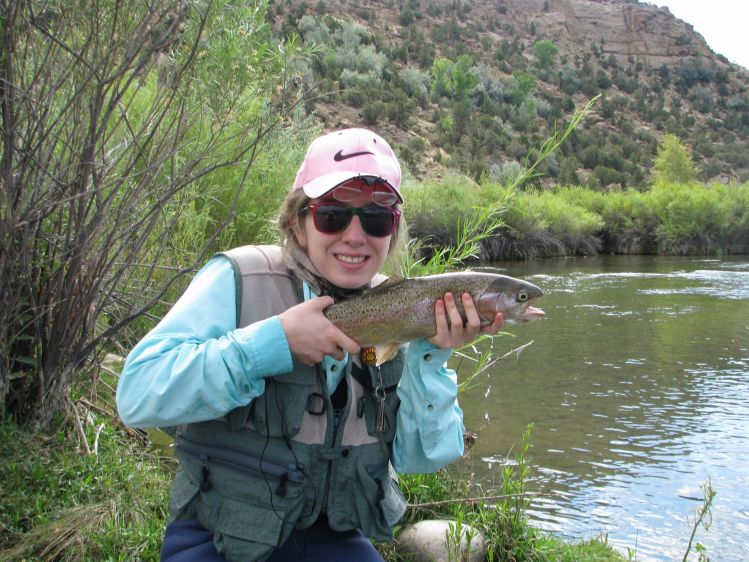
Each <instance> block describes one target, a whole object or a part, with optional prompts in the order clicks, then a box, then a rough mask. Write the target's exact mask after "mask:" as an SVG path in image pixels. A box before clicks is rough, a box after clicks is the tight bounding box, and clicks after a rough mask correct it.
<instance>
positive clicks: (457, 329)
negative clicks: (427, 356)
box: [427, 293, 504, 349]
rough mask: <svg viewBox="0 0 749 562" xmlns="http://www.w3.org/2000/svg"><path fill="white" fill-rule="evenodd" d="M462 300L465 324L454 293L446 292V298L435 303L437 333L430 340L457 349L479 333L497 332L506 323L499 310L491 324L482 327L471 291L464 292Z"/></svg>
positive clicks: (444, 347)
mask: <svg viewBox="0 0 749 562" xmlns="http://www.w3.org/2000/svg"><path fill="white" fill-rule="evenodd" d="M461 300H462V302H463V308H464V309H465V312H466V322H465V324H463V319H462V318H461V316H460V313H459V312H458V307H457V305H456V304H455V297H454V296H453V294H452V293H445V298H444V299H440V300H438V301H437V302H436V303H435V305H434V317H435V322H436V325H437V333H436V334H435V335H434V336H432V337H431V338H429V339H428V340H427V341H428V342H430V343H432V344H433V345H436V346H437V347H441V348H443V349H447V348H453V349H455V348H458V347H463V346H464V345H466V344H468V343H470V342H472V341H473V340H475V339H476V338H477V337H478V335H479V334H490V335H494V334H496V333H497V332H498V331H499V329H500V328H501V327H502V324H504V318H503V317H502V313H501V312H498V313H497V315H496V316H495V317H494V321H493V322H492V323H491V324H487V325H486V326H483V327H482V326H481V318H480V317H479V313H478V311H477V310H476V305H475V303H474V302H473V297H471V295H470V293H463V295H462V296H461Z"/></svg>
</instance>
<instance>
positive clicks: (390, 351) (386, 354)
mask: <svg viewBox="0 0 749 562" xmlns="http://www.w3.org/2000/svg"><path fill="white" fill-rule="evenodd" d="M400 346H401V344H400V343H398V342H395V341H394V342H391V343H386V344H383V345H378V346H375V357H376V358H377V359H376V361H377V363H376V364H377V366H380V365H382V364H383V363H385V362H387V361H390V360H391V359H392V358H393V357H395V356H396V355H397V354H398V350H399V349H400Z"/></svg>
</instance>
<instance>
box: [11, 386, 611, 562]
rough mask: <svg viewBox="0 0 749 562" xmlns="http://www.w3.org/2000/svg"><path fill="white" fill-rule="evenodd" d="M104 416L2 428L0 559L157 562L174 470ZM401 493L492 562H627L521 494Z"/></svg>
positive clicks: (459, 483)
mask: <svg viewBox="0 0 749 562" xmlns="http://www.w3.org/2000/svg"><path fill="white" fill-rule="evenodd" d="M105 410H106V408H101V409H97V408H96V407H95V406H94V407H92V405H91V404H90V403H89V402H88V401H87V400H85V399H83V400H79V401H78V402H77V403H76V405H75V411H76V413H77V418H78V421H79V422H80V425H78V424H77V423H76V421H75V420H72V419H71V418H72V416H68V419H66V420H63V421H61V422H60V423H59V424H58V426H57V429H56V431H55V433H53V434H51V435H41V434H38V433H30V432H28V431H26V430H24V429H22V428H19V427H17V426H15V425H13V424H10V423H6V424H4V425H0V454H2V458H3V463H2V464H1V465H0V496H1V497H2V503H0V519H1V520H2V521H3V522H4V523H3V525H2V527H0V559H2V560H8V561H12V560H42V561H52V560H55V561H58V560H62V561H67V560H158V553H159V549H160V546H161V539H162V534H163V528H164V526H165V525H166V518H167V514H166V508H167V502H168V490H169V482H170V480H171V474H172V472H173V470H174V461H173V459H170V458H164V457H163V456H160V455H159V454H157V453H154V452H153V450H151V449H150V448H148V447H145V446H144V445H143V443H142V442H140V441H139V440H138V439H137V438H135V437H134V436H133V435H132V434H129V433H128V431H127V430H126V429H125V428H123V427H122V426H121V425H120V424H119V423H118V422H117V421H116V420H115V419H113V418H111V417H110V416H108V415H105V414H104V413H102V412H103V411H105ZM84 437H85V440H84ZM402 485H403V487H404V492H405V493H406V495H407V497H408V499H409V503H410V504H411V505H412V507H411V508H410V509H409V510H408V512H407V515H406V518H405V520H404V522H414V521H418V520H421V519H424V518H445V517H450V518H453V519H459V520H461V521H463V522H467V523H470V524H472V525H475V526H477V527H478V528H479V529H481V531H482V532H483V533H484V535H485V536H486V537H487V539H488V541H489V544H490V548H491V553H492V556H493V558H492V559H493V560H508V559H514V560H539V559H542V560H550V561H553V560H559V561H562V560H577V561H581V562H585V561H593V560H595V561H607V560H608V561H612V562H620V561H621V560H625V558H623V557H622V556H620V555H619V554H618V553H617V552H616V551H614V550H613V549H612V548H610V547H609V546H608V545H607V544H606V540H605V537H602V538H601V539H600V540H592V541H585V542H576V543H572V542H567V541H563V540H560V539H558V538H556V537H554V536H552V535H548V534H544V533H540V532H539V531H537V530H536V529H534V528H532V527H530V526H529V525H528V524H527V521H526V520H525V516H524V509H525V506H527V502H528V501H530V497H526V496H525V495H524V494H522V493H521V494H520V496H517V495H516V496H514V497H512V498H510V499H506V500H501V499H500V500H497V501H495V502H493V503H489V502H486V503H485V502H482V501H476V502H473V501H468V499H467V498H471V497H475V495H476V490H475V488H474V487H473V485H472V483H471V482H470V481H466V479H464V478H462V477H460V476H459V475H457V474H455V473H454V472H451V471H442V472H440V473H438V474H434V475H407V476H404V477H403V481H402ZM503 488H504V492H508V491H510V490H513V489H514V490H515V491H516V492H517V491H520V492H522V482H521V481H520V480H518V478H517V477H512V478H509V479H508V480H507V482H506V485H505V486H504V487H503ZM437 502H439V503H437ZM398 530H399V529H396V531H398ZM378 548H379V549H380V551H381V552H382V554H383V556H384V557H385V559H386V560H389V561H400V560H404V559H403V557H402V556H401V555H400V554H399V553H398V549H397V541H396V542H395V543H388V544H380V545H378Z"/></svg>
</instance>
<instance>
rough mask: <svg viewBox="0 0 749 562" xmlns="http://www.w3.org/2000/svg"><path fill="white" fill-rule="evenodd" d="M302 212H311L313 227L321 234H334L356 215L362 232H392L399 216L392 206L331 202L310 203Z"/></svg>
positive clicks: (343, 228)
mask: <svg viewBox="0 0 749 562" xmlns="http://www.w3.org/2000/svg"><path fill="white" fill-rule="evenodd" d="M302 212H303V213H306V212H309V213H312V221H313V222H314V224H315V228H316V229H317V230H318V232H321V233H323V234H335V233H337V232H341V231H342V230H345V229H346V227H348V225H349V224H350V223H351V219H352V218H353V217H354V215H356V216H358V217H359V222H360V223H361V226H362V229H363V230H364V232H365V233H366V234H367V235H368V236H374V237H375V238H382V237H384V236H390V235H391V234H393V232H395V227H396V226H397V225H398V220H399V219H400V216H401V212H400V211H399V210H398V209H394V208H392V207H383V206H381V205H368V206H366V207H349V206H348V205H342V204H339V203H333V202H324V203H310V204H309V205H307V206H306V207H304V208H303V209H302Z"/></svg>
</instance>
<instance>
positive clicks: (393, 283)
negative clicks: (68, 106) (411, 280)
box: [361, 275, 406, 294]
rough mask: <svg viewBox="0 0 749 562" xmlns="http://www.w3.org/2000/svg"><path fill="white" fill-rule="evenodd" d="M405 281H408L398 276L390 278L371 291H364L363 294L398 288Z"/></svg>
mask: <svg viewBox="0 0 749 562" xmlns="http://www.w3.org/2000/svg"><path fill="white" fill-rule="evenodd" d="M404 281H406V278H405V277H400V276H397V275H396V276H393V277H388V278H387V279H385V281H383V282H382V283H380V284H379V285H375V286H374V287H372V288H370V289H366V290H364V291H362V292H361V294H366V293H371V292H372V291H379V290H382V289H392V288H393V287H397V286H398V285H400V284H401V283H403V282H404Z"/></svg>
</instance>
